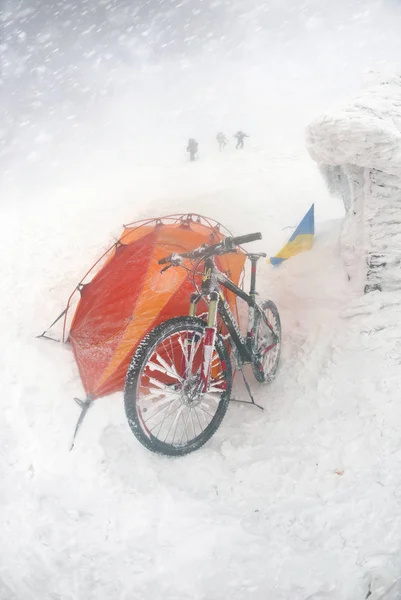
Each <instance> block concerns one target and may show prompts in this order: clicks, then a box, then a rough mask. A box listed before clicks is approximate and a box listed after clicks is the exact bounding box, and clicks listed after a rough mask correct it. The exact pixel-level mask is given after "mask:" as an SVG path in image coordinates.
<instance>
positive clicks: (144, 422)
mask: <svg viewBox="0 0 401 600" xmlns="http://www.w3.org/2000/svg"><path fill="white" fill-rule="evenodd" d="M204 332H205V322H204V321H203V320H202V319H199V318H196V317H176V318H174V319H170V320H169V321H166V322H164V323H162V324H161V325H159V326H158V327H156V328H155V329H154V330H153V331H151V332H150V333H149V334H148V335H147V336H146V337H145V338H144V339H143V341H142V342H141V344H140V345H139V346H138V349H137V351H136V352H135V354H134V356H133V358H132V361H131V364H130V366H129V369H128V372H127V377H126V383H125V390H124V401H125V412H126V415H127V419H128V423H129V425H130V427H131V430H132V431H133V433H134V435H135V437H136V438H137V439H138V440H139V441H140V442H141V444H143V445H144V446H145V447H146V448H148V449H149V450H152V451H153V452H159V453H161V454H167V455H170V456H182V455H184V454H188V453H189V452H193V451H194V450H197V449H198V448H200V447H201V446H202V445H203V444H205V442H207V440H208V439H210V438H211V436H212V435H213V434H214V433H215V432H216V430H217V429H218V427H219V425H220V423H221V421H222V419H223V417H224V415H225V413H226V411H227V407H228V402H229V400H230V394H231V387H232V370H231V362H230V357H229V354H228V351H227V348H226V346H225V344H224V341H223V340H222V338H221V337H220V336H219V335H217V336H216V343H215V347H214V349H213V354H212V367H211V376H210V382H209V386H208V389H207V390H206V392H203V391H202V386H201V382H200V371H201V364H202V359H203V341H204Z"/></svg>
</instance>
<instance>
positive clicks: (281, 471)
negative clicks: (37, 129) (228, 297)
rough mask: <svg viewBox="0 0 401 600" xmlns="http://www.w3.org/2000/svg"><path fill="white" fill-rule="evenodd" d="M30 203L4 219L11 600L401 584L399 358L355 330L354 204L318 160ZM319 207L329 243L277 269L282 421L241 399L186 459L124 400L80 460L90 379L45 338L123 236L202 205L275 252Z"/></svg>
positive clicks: (265, 155) (273, 389) (367, 331)
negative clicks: (346, 207)
mask: <svg viewBox="0 0 401 600" xmlns="http://www.w3.org/2000/svg"><path fill="white" fill-rule="evenodd" d="M24 194H29V190H28V189H27V188H24V183H21V182H20V183H19V184H17V183H15V182H14V183H13V184H11V183H10V184H9V187H8V195H7V196H6V198H7V200H8V201H7V202H6V203H5V204H4V206H3V207H2V209H1V210H2V214H1V225H2V234H1V253H2V257H3V269H2V285H3V294H2V311H1V315H0V320H1V331H2V336H1V352H2V357H3V360H2V363H1V367H0V369H1V379H2V419H1V440H2V443H1V449H0V457H1V459H0V460H1V491H0V503H1V505H0V514H1V518H0V526H1V531H0V536H1V540H2V544H1V549H0V573H1V586H2V587H0V590H1V591H0V598H1V599H2V600H31V599H32V600H38V599H39V598H40V599H50V598H52V599H56V598H57V599H59V600H61V599H63V600H73V599H74V600H81V599H86V598H95V599H96V600H103V599H104V600H106V599H107V600H109V599H110V598H113V599H121V600H131V599H132V598H138V599H143V600H147V599H153V598H164V599H166V600H173V599H174V600H175V599H177V600H181V599H184V598H188V599H189V598H191V599H206V598H207V599H211V598H212V599H213V600H220V599H221V600H223V599H225V598H228V597H229V598H233V599H235V600H237V599H238V600H240V599H241V600H242V599H243V598H245V597H246V598H254V599H255V600H262V599H263V600H264V599H266V598H274V599H275V600H281V599H282V600H287V599H289V598H291V600H298V599H299V600H306V599H307V598H309V599H312V598H313V599H315V600H317V599H326V598H327V599H330V600H334V599H335V600H354V599H356V598H361V599H364V598H366V596H367V594H368V591H369V590H371V592H372V595H371V596H370V598H371V599H372V600H375V599H377V598H381V597H382V594H383V593H384V591H385V590H386V589H388V588H390V586H392V585H393V583H394V581H395V580H396V579H397V577H398V576H399V574H400V567H399V564H400V557H401V554H400V550H401V523H400V520H401V505H400V498H399V484H400V476H399V472H400V469H399V466H400V461H401V447H400V444H399V436H398V433H397V424H398V423H399V420H400V411H399V408H398V398H397V381H398V379H399V376H398V373H397V371H398V370H399V364H398V363H397V360H398V358H397V357H394V360H393V361H391V360H388V357H386V356H382V353H381V351H380V331H378V332H377V333H375V335H372V332H371V327H372V326H373V325H374V324H380V317H379V314H372V313H371V312H370V313H369V315H368V316H365V317H364V316H363V315H362V316H361V317H353V318H349V319H348V318H344V316H346V317H349V316H350V314H349V311H348V312H347V310H348V306H352V310H353V313H352V314H354V313H355V301H356V299H355V297H354V291H353V289H352V287H351V286H350V285H349V282H348V278H347V274H346V270H345V268H344V264H343V258H342V255H341V251H340V244H339V240H340V231H341V217H342V215H343V206H342V204H341V201H340V200H338V201H337V202H336V201H335V200H333V199H332V198H330V197H329V196H328V192H327V190H326V188H325V186H324V183H323V181H322V179H321V177H320V174H319V173H318V171H317V169H316V167H315V165H314V164H313V162H312V161H311V160H310V159H309V157H308V156H307V155H306V152H302V151H298V150H296V149H294V150H293V151H287V152H286V153H281V154H279V155H277V152H275V150H274V149H270V150H269V149H267V150H264V151H262V150H260V149H255V148H254V149H252V148H251V147H249V148H248V149H247V150H246V151H245V152H244V153H235V152H234V151H230V152H228V153H226V154H224V155H219V154H217V153H214V154H213V153H212V154H210V156H209V157H203V158H202V160H201V161H199V162H198V163H196V164H186V163H184V164H180V163H176V164H173V161H172V160H170V161H168V160H167V159H166V160H165V161H164V162H162V163H160V164H156V165H142V166H140V167H137V168H135V170H133V169H129V168H128V167H126V168H122V167H121V168H120V171H111V172H109V173H108V174H107V175H105V176H104V177H103V178H97V181H96V182H93V181H92V180H88V181H86V182H85V181H83V180H82V179H81V180H80V181H78V182H75V183H72V184H71V185H70V186H68V187H64V188H60V187H55V188H51V187H49V186H48V187H47V188H46V193H45V194H42V193H38V192H36V191H34V192H33V193H32V192H31V193H30V202H29V204H28V203H27V202H24V201H23V197H24ZM312 201H314V202H315V204H316V218H317V238H316V244H315V247H314V249H313V250H312V251H311V252H309V253H306V254H303V255H300V256H298V257H296V258H294V259H292V260H291V261H289V262H288V263H285V264H283V265H282V266H281V267H280V268H279V269H274V268H272V267H270V266H269V265H267V264H264V265H261V268H260V272H259V274H260V292H261V296H263V297H269V298H272V299H273V300H274V301H276V302H277V304H278V306H279V309H280V312H281V315H282V322H283V335H284V342H283V360H282V365H281V370H280V372H279V375H278V378H277V380H276V381H275V382H274V383H273V384H272V385H270V386H269V387H263V386H259V385H258V384H253V386H252V389H253V391H254V393H255V396H256V398H257V399H258V400H259V402H261V403H262V404H263V406H264V407H265V408H266V411H265V412H264V413H261V412H260V411H259V410H257V409H252V408H250V407H247V406H243V405H236V404H233V405H232V406H231V408H230V410H229V412H228V415H227V417H226V419H225V421H224V423H223V425H222V427H221V428H220V429H219V431H218V433H217V434H216V435H215V436H214V438H212V440H211V441H210V442H209V443H208V444H207V445H206V446H205V447H204V449H202V450H201V451H199V452H197V453H195V454H193V455H191V456H188V457H186V458H183V459H179V460H168V459H166V458H163V457H159V456H154V455H152V454H150V453H149V452H147V451H146V450H145V449H144V448H142V446H140V445H139V444H138V443H137V442H136V440H135V438H134V437H133V436H132V434H131V432H130V430H129V427H128V425H127V423H126V419H125V415H124V411H123V404H122V397H121V395H118V394H117V395H114V396H112V397H107V398H104V399H100V400H98V401H97V402H96V404H95V406H94V407H93V408H92V409H91V411H90V412H89V414H88V416H87V420H86V421H85V423H84V425H83V427H82V430H81V432H80V434H79V437H78V439H77V443H76V447H75V449H74V451H72V452H69V444H70V441H71V435H72V432H73V427H74V425H75V420H76V418H77V407H76V405H75V404H74V403H73V401H72V397H73V396H75V395H79V393H80V391H82V390H81V387H80V381H79V377H78V373H77V369H76V367H75V364H74V361H73V356H72V353H71V352H70V350H69V349H68V347H63V346H61V345H56V344H55V343H53V342H45V341H43V340H37V339H35V338H34V336H35V335H36V334H37V333H40V332H41V331H42V330H43V329H44V328H45V326H46V325H47V324H48V323H49V322H50V321H51V320H52V319H53V318H54V317H55V316H56V315H57V314H58V312H59V311H60V310H61V309H62V307H63V303H64V301H65V299H66V297H67V295H68V293H69V292H70V290H71V289H72V288H73V287H74V285H75V284H76V282H77V280H78V279H79V277H80V275H81V274H82V273H83V272H84V271H85V270H86V267H87V266H88V265H90V264H92V262H93V261H94V259H95V258H96V257H97V256H98V255H99V253H100V252H101V251H102V249H104V248H105V247H106V246H107V245H109V243H110V241H111V240H112V239H113V235H117V234H118V232H119V231H120V224H121V223H123V222H127V221H130V220H132V219H135V218H137V217H142V216H144V215H145V216H146V215H160V214H164V213H166V212H171V211H177V210H183V211H186V210H188V209H190V210H192V211H199V212H202V213H204V214H207V215H210V216H213V217H214V218H217V219H221V220H222V221H223V222H224V224H226V225H227V226H228V227H230V228H231V229H232V230H233V231H234V232H235V233H238V234H242V233H247V232H250V231H254V230H258V229H260V230H261V231H262V232H263V235H264V240H263V242H261V243H260V244H259V246H260V248H264V249H266V251H267V252H269V253H274V252H275V251H277V250H278V249H279V248H280V246H281V244H282V243H283V242H284V241H285V240H286V239H287V238H288V236H289V234H290V233H291V229H285V228H286V227H288V226H295V225H296V224H297V223H298V222H299V220H300V219H301V217H302V216H303V214H304V213H305V212H306V210H307V209H308V208H309V206H310V204H311V202H312ZM255 247H256V244H255ZM361 323H364V325H365V326H364V327H361ZM377 328H378V330H379V329H380V327H377ZM397 356H399V355H397ZM243 394H244V391H243V389H242V387H241V385H239V384H238V387H237V389H236V395H237V397H238V396H241V397H242V396H243ZM394 594H395V595H393V596H390V595H389V596H386V598H387V597H388V598H394V599H395V598H398V597H399V595H397V591H395V592H394Z"/></svg>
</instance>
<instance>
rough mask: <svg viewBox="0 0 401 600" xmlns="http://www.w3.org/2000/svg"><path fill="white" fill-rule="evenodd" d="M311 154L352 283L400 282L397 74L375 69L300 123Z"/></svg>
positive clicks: (400, 86)
mask: <svg viewBox="0 0 401 600" xmlns="http://www.w3.org/2000/svg"><path fill="white" fill-rule="evenodd" d="M307 145H308V150H309V153H310V155H311V157H312V158H313V159H314V160H315V161H316V162H317V163H318V165H319V167H320V169H321V172H322V173H323V176H324V177H325V179H326V182H327V184H328V186H329V188H330V190H331V191H332V192H334V193H337V194H340V195H341V196H342V198H343V201H344V205H345V208H346V210H347V216H346V218H345V221H344V226H343V231H342V236H341V244H342V251H343V256H344V260H345V263H346V266H347V270H348V275H349V277H350V279H351V281H352V282H354V284H355V289H356V290H357V291H361V290H362V289H364V291H365V292H370V291H374V290H380V291H384V292H391V291H395V290H398V289H400V287H401V277H400V271H399V265H400V260H401V211H400V206H399V204H400V197H401V77H398V76H388V77H382V78H381V81H380V82H379V83H376V84H375V85H371V86H369V87H368V88H367V89H366V90H365V91H364V92H363V93H362V94H361V95H360V96H358V97H357V98H356V99H354V100H353V101H352V102H350V103H348V104H347V105H345V106H342V107H340V108H338V109H336V110H334V111H332V112H331V113H329V114H327V115H322V116H321V117H319V118H318V119H316V120H315V121H313V123H311V125H310V126H309V128H308V130H307Z"/></svg>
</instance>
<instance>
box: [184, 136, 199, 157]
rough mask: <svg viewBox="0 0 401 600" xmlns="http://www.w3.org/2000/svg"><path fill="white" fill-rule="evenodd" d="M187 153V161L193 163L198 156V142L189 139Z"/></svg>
mask: <svg viewBox="0 0 401 600" xmlns="http://www.w3.org/2000/svg"><path fill="white" fill-rule="evenodd" d="M187 152H189V160H190V161H191V162H192V161H194V160H195V159H196V157H197V154H198V142H197V141H196V140H195V139H194V138H189V140H188V146H187Z"/></svg>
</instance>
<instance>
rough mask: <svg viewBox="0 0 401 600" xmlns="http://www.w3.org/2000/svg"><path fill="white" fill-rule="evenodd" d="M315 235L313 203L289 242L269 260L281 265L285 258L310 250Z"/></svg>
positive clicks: (275, 264) (273, 263)
mask: <svg viewBox="0 0 401 600" xmlns="http://www.w3.org/2000/svg"><path fill="white" fill-rule="evenodd" d="M314 235H315V205H314V204H312V206H311V207H310V209H309V210H308V212H307V213H306V215H305V216H304V218H303V219H302V221H301V222H300V224H299V225H298V227H297V228H296V230H295V231H294V233H293V234H292V236H291V237H290V239H289V240H288V242H287V243H286V244H285V246H283V248H282V249H281V250H280V252H278V254H276V256H272V257H271V258H270V260H269V261H268V262H270V263H271V264H272V265H273V266H278V265H280V264H281V263H282V262H283V261H284V260H287V259H288V258H291V257H292V256H295V255H296V254H300V252H305V251H307V250H310V249H311V248H312V246H313V240H314Z"/></svg>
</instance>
